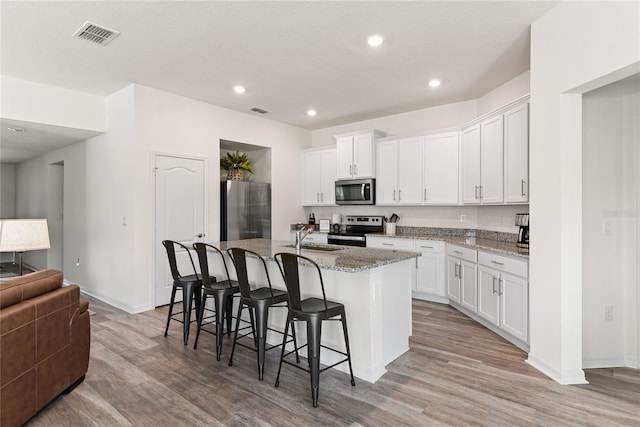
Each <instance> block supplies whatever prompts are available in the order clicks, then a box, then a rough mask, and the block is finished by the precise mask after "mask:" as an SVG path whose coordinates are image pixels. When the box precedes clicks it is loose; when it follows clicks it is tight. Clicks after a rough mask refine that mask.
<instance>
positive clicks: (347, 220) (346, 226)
mask: <svg viewBox="0 0 640 427" xmlns="http://www.w3.org/2000/svg"><path fill="white" fill-rule="evenodd" d="M383 231H384V217H383V216H371V215H346V216H345V217H344V222H343V224H342V225H341V227H340V230H339V231H331V232H329V236H328V237H327V243H329V244H333V245H344V246H361V247H365V246H367V238H366V237H365V234H371V233H382V232H383Z"/></svg>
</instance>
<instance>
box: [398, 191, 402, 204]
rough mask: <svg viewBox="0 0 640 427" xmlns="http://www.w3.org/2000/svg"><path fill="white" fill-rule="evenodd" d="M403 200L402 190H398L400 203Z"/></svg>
mask: <svg viewBox="0 0 640 427" xmlns="http://www.w3.org/2000/svg"><path fill="white" fill-rule="evenodd" d="M400 200H402V190H398V201H400Z"/></svg>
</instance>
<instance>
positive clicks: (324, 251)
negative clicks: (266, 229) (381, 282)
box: [216, 239, 418, 273]
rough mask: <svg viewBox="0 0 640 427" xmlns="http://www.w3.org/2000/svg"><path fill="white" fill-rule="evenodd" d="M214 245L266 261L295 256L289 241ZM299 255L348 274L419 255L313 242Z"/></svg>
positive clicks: (257, 240)
mask: <svg viewBox="0 0 640 427" xmlns="http://www.w3.org/2000/svg"><path fill="white" fill-rule="evenodd" d="M216 246H218V247H219V248H220V249H221V250H223V251H226V250H227V249H228V248H233V247H236V248H243V249H246V250H250V251H253V252H255V253H257V254H259V255H260V256H261V257H263V258H265V259H268V260H273V257H274V255H275V254H277V253H279V252H289V253H296V250H295V248H294V247H292V246H293V245H292V244H291V242H287V241H279V240H269V239H248V240H233V241H227V242H219V243H218V244H216ZM300 255H303V256H306V257H307V258H309V259H311V260H313V261H314V262H316V263H317V264H318V266H319V267H320V268H323V269H328V270H336V271H344V272H350V273H356V272H360V271H364V270H370V269H374V268H377V267H381V266H383V265H388V264H393V263H396V262H400V261H404V260H408V259H412V258H416V257H417V256H418V254H417V253H416V252H406V251H389V250H384V249H373V248H360V247H353V246H339V245H318V244H312V243H310V244H306V245H305V244H304V242H303V244H302V250H301V251H300Z"/></svg>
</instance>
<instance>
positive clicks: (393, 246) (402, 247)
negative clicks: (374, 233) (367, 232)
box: [367, 236, 415, 252]
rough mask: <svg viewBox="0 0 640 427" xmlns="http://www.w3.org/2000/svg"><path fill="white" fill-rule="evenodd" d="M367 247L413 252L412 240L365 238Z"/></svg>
mask: <svg viewBox="0 0 640 427" xmlns="http://www.w3.org/2000/svg"><path fill="white" fill-rule="evenodd" d="M367 247H368V248H375V249H389V250H396V251H411V252H413V251H414V248H415V244H414V242H413V239H399V238H394V237H371V236H368V237H367Z"/></svg>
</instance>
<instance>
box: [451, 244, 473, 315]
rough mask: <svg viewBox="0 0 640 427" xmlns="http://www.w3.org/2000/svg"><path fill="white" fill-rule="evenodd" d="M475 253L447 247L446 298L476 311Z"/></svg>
mask: <svg viewBox="0 0 640 427" xmlns="http://www.w3.org/2000/svg"><path fill="white" fill-rule="evenodd" d="M476 260H477V251H476V250H475V249H470V248H465V247H462V246H454V245H447V296H448V297H449V299H450V300H451V301H454V302H456V303H458V304H460V305H461V306H463V307H465V308H467V309H468V310H471V311H473V312H474V313H475V311H476V282H477V267H476Z"/></svg>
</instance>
